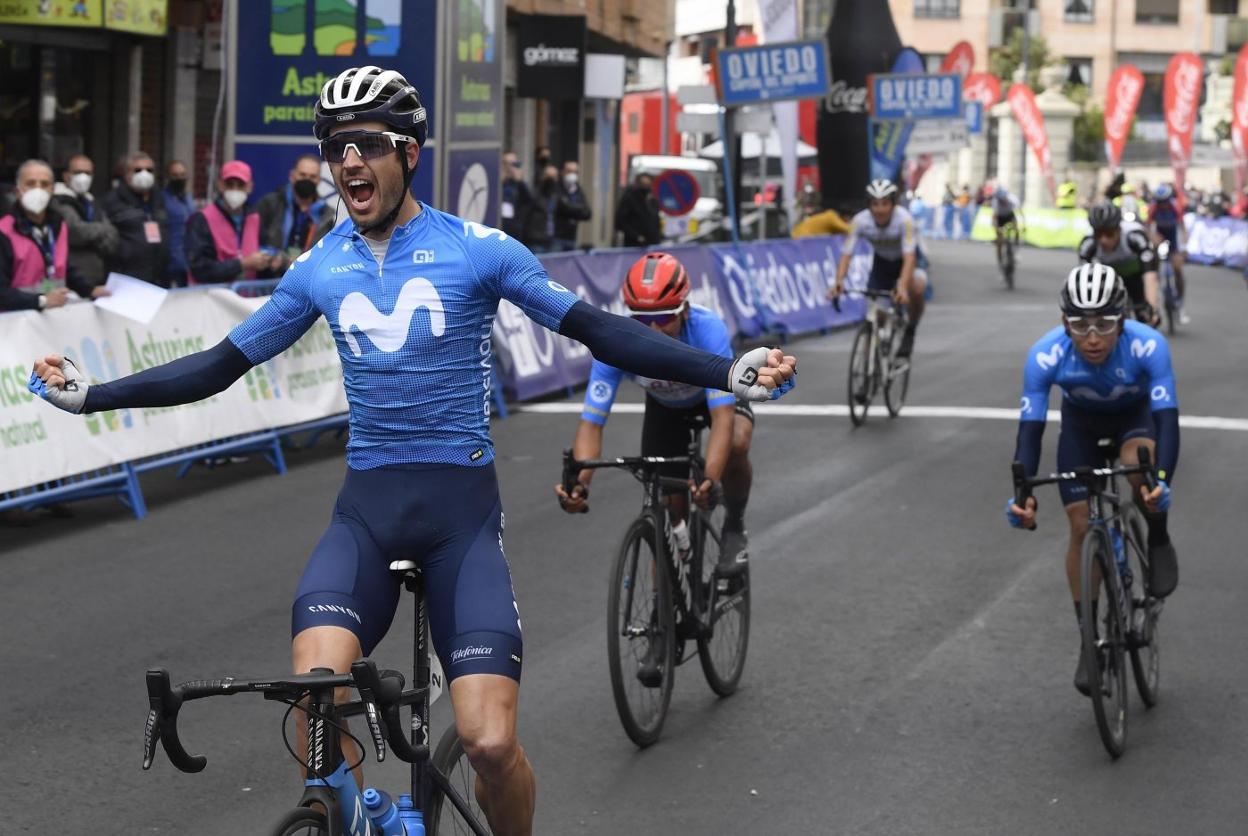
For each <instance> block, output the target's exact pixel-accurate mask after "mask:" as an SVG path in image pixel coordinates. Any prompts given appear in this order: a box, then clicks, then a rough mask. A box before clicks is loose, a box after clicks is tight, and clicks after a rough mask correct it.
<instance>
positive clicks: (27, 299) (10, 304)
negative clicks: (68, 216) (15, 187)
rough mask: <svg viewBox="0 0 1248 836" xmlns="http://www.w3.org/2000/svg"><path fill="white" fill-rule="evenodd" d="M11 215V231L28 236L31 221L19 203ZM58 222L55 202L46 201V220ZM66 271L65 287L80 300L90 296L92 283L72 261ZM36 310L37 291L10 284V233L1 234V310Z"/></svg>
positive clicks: (11, 252)
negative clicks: (13, 217)
mask: <svg viewBox="0 0 1248 836" xmlns="http://www.w3.org/2000/svg"><path fill="white" fill-rule="evenodd" d="M12 214H13V215H14V216H16V218H17V224H16V226H14V231H15V232H17V234H18V235H25V236H26V237H27V238H30V237H31V236H30V222H29V221H27V220H26V215H25V213H24V212H23V211H22V208H21V207H20V206H15V207H13V210H12ZM61 221H62V217H61V213H60V212H58V211H57V209H56V205H55V204H54V203H53V204H49V205H48V212H47V220H46V221H45V223H49V224H54V225H55V226H57V227H59V226H60V225H61ZM65 273H66V278H65V286H66V287H68V288H69V289H70V290H72V291H73V292H74V293H77V294H78V295H79V296H81V297H82V298H83V299H90V298H91V288H92V287H93V284H92V283H91V282H89V281H87V280H86V279H84V278H83V277H82V274H81V273H79V272H78V271H77V270H76V269H75V268H74V266H73V265H72V264H71V265H68V266H67V268H66V271H65ZM38 309H39V294H38V293H29V292H27V291H25V290H19V289H17V288H15V287H13V244H12V242H11V241H9V236H7V235H5V234H4V233H0V311H33V310H38Z"/></svg>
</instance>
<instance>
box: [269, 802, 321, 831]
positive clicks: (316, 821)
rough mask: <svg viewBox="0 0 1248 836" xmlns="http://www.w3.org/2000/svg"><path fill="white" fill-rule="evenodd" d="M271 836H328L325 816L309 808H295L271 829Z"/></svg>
mask: <svg viewBox="0 0 1248 836" xmlns="http://www.w3.org/2000/svg"><path fill="white" fill-rule="evenodd" d="M273 836H329V825H328V824H326V823H325V814H324V813H321V812H318V811H316V810H313V809H312V808H311V807H296V808H295V809H293V810H291V811H290V812H289V813H287V814H286V815H284V816H282V819H281V821H279V822H278V823H277V826H276V827H274V828H273Z"/></svg>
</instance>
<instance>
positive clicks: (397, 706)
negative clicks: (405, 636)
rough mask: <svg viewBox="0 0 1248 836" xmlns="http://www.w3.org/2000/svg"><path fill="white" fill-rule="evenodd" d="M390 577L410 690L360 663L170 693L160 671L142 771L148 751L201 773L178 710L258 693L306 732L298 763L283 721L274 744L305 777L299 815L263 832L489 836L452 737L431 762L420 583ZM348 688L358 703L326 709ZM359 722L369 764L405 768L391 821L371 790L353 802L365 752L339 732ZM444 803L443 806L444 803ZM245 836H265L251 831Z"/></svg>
mask: <svg viewBox="0 0 1248 836" xmlns="http://www.w3.org/2000/svg"><path fill="white" fill-rule="evenodd" d="M390 568H391V569H392V570H395V571H399V572H401V573H402V574H403V581H404V585H405V586H406V587H407V589H408V591H410V592H411V593H412V595H413V598H414V600H415V603H416V629H415V639H414V641H413V668H414V670H415V674H416V680H415V683H416V687H414V688H404V677H403V674H402V673H400V672H398V671H393V670H380V671H379V670H378V669H377V665H376V664H375V663H374V662H373V661H372V660H371V659H361V660H360V661H358V662H356V663H355V664H353V665H352V666H351V672H350V673H347V674H336V673H334V672H333V671H331V670H329V669H328V668H318V669H316V670H313V671H312V672H310V673H306V674H299V675H290V674H284V675H281V676H277V677H271V678H264V679H236V678H234V677H225V678H223V679H211V680H194V681H191V682H184V683H182V684H181V685H177V686H172V685H171V684H170V679H169V672H168V671H167V670H165V669H163V668H157V669H154V670H149V671H148V672H147V693H148V701H149V704H150V708H149V711H148V717H147V728H146V731H145V734H144V739H143V768H144V769H149V768H151V765H152V761H153V760H154V758H155V755H156V744H157V742H160V743H161V744H163V745H164V749H165V754H167V755H168V756H169V760H170V761H172V762H173V765H174V766H175V767H177V768H178V769H180V770H182V771H183V772H190V773H195V772H200V771H202V770H203V768H204V766H205V765H206V764H207V759H206V758H204V757H203V756H192V755H190V754H188V753H187V751H186V749H185V748H183V746H182V742H181V739H180V738H179V736H178V712H179V710H180V709H181V708H182V705H183V703H186V702H189V701H191V700H198V699H203V698H205V697H215V696H229V695H233V694H242V693H260V694H263V695H264V698H265V699H267V700H276V701H278V702H283V703H286V704H287V705H288V706H289V708H288V709H287V711H286V717H287V718H288V717H289V716H290V714H291V713H292V712H293V711H295V710H298V711H301V712H302V713H303V714H304V715H305V717H304V720H305V722H306V725H307V748H306V751H305V752H304V753H303V754H302V755H300V754H297V753H296V752H295V750H294V749H293V748H292V747H291V745H290V741H289V740H288V739H287V738H286V720H285V718H283V721H282V739H283V742H284V743H285V744H286V749H287V751H288V752H290V754H291V756H292V757H294V758H295V760H296V761H298V762H299V763H300V764H302V765H303V766H304V767H305V768H306V769H307V775H308V778H307V786H306V789H305V791H304V794H303V797H302V798H301V799H300V801H299V803H298V805H297V806H296V807H295V808H294V809H292V810H290V811H289V812H288V813H287V814H286V815H285V816H283V817H282V818H281V820H280V821H279V822H278V824H277V825H276V827H273V828H272V829H269V830H268V831H267V832H269V833H273V834H275V836H296V834H307V836H323V835H324V834H327V835H328V836H339V835H340V834H342V836H392V834H394V836H404V834H406V836H413V835H414V834H418V833H427V834H429V836H433V834H448V833H473V834H477V836H488V834H489V832H490V831H489V830H488V829H487V828H486V826H485V825H484V824H483V822H484V821H485V816H484V815H483V813H482V812H481V810H480V808H479V807H478V806H477V803H476V797H475V795H474V791H473V787H474V784H475V781H476V774H475V772H474V771H473V769H472V766H471V764H470V763H469V762H468V758H467V757H466V756H465V754H464V748H463V745H462V744H461V742H460V739H459V735H458V733H457V732H456V730H455V727H454V726H452V727H451V728H449V729H447V730H446V732H445V733H444V734H443V735H442V739H441V741H440V742H439V744H438V748H437V750H436V751H435V752H434V753H433V754H432V757H431V756H430V749H429V740H430V736H429V706H430V703H431V702H432V698H436V697H432V694H433V689H434V688H436V689H437V690H439V691H440V690H441V688H442V687H443V684H444V683H443V682H442V678H441V672H440V670H438V669H436V668H433V667H432V666H431V661H430V654H429V643H428V642H429V640H428V634H427V628H426V614H425V600H424V581H423V578H422V577H421V574H420V572H419V570H417V569H416V565H415V564H414V563H412V562H411V561H397V562H396V563H393V564H391V566H390ZM336 688H351V689H354V690H355V691H357V692H358V693H359V699H357V700H355V701H353V702H347V703H343V704H335V703H334V689H336ZM403 707H410V708H411V721H410V726H409V728H410V737H409V736H408V735H405V734H404V733H403V724H402V719H401V715H400V710H401V709H402V708H403ZM361 715H362V716H363V717H364V718H365V720H366V725H367V726H368V730H369V736H370V737H371V738H372V742H373V747H374V749H375V750H376V753H377V760H378V761H382V760H384V759H385V756H386V747H387V745H389V748H390V750H391V751H393V752H394V754H395V755H396V756H397V757H398V758H399V759H400V760H403V761H406V762H407V763H409V764H411V788H410V789H411V792H410V795H409V794H405V795H403V796H400V797H399V798H398V799H397V802H396V803H394V811H395V812H397V814H398V815H397V818H396V817H395V816H394V815H393V813H392V812H391V802H390V799H389V797H388V796H387V795H386V794H385V793H382V792H379V791H377V790H374V789H367V790H365V791H363V792H360V791H359V789H358V788H357V787H356V784H355V779H354V777H353V776H352V774H351V771H350V770H351V769H353V768H354V767H355V766H358V765H359V763H360V762H362V761H363V760H364V758H365V755H364V752H365V746H364V744H363V743H362V742H361V741H360V739H359V738H358V737H356V736H355V735H353V734H351V733H350V732H349V731H348V730H347V728H346V725H345V721H346V719H347V718H349V717H355V716H361ZM340 732H342V733H344V734H347V735H348V736H350V737H351V738H352V739H353V740H354V741H355V744H356V746H357V747H358V748H359V751H360V761H357V762H356V763H355V764H346V763H345V759H344V755H343V752H342V747H341V745H340V741H339V733H340ZM448 801H449V802H450V803H449V804H448V803H447V802H448ZM374 811H376V812H377V814H378V815H384V814H386V813H391V815H390V820H389V822H388V823H387V824H386V826H385V827H382V826H381V825H379V824H378V823H377V821H374V820H373V818H372V816H373V814H374ZM247 832H249V833H257V832H265V828H264V827H263V826H261V825H259V824H257V826H256V827H255V828H248V830H247Z"/></svg>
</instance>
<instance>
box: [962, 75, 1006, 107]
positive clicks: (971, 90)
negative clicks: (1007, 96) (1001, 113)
mask: <svg viewBox="0 0 1248 836" xmlns="http://www.w3.org/2000/svg"><path fill="white" fill-rule="evenodd" d="M962 98H963V99H965V100H966V101H968V102H982V103H983V105H984V109H985V110H987V109H988V108H990V107H992V106H993V105H995V104H996V103H997V102H999V101H1001V79H999V78H997V77H996V76H995V75H992V74H991V73H971V74H970V75H968V76H967V77H966V78H965V79H964V80H963V82H962Z"/></svg>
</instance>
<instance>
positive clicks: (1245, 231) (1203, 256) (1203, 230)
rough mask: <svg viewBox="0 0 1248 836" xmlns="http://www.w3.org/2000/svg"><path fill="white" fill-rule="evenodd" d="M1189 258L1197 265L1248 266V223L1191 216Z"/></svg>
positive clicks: (1188, 239)
mask: <svg viewBox="0 0 1248 836" xmlns="http://www.w3.org/2000/svg"><path fill="white" fill-rule="evenodd" d="M1185 222H1186V225H1187V249H1186V253H1187V259H1188V260H1189V261H1194V262H1196V263H1197V264H1225V265H1226V266H1227V267H1234V268H1236V269H1242V268H1243V267H1244V266H1245V265H1248V222H1245V221H1241V220H1237V219H1235V218H1206V217H1202V216H1200V215H1188V216H1187V217H1186V219H1185Z"/></svg>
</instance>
